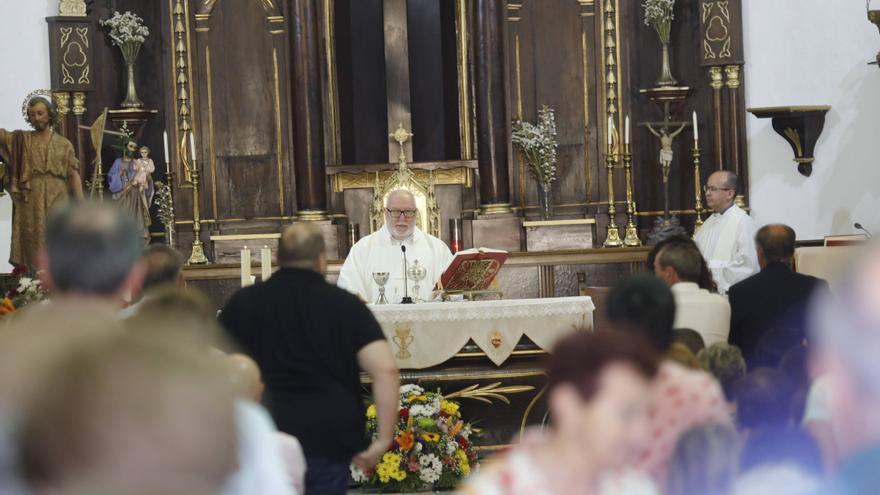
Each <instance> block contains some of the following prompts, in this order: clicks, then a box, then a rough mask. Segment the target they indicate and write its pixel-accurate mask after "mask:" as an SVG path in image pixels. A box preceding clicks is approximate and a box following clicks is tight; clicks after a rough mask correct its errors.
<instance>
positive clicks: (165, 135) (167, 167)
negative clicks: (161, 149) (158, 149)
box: [162, 131, 171, 172]
mask: <svg viewBox="0 0 880 495" xmlns="http://www.w3.org/2000/svg"><path fill="white" fill-rule="evenodd" d="M162 142H163V143H165V171H166V172H171V164H170V163H168V131H162Z"/></svg>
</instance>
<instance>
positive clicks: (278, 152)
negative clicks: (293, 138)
mask: <svg viewBox="0 0 880 495" xmlns="http://www.w3.org/2000/svg"><path fill="white" fill-rule="evenodd" d="M282 32H283V31H282ZM272 76H273V77H274V83H275V95H274V96H275V161H276V163H277V169H278V207H279V209H278V213H280V214H282V215H283V214H284V167H283V163H282V159H281V157H282V154H283V153H284V148H283V147H282V144H283V139H284V135H283V134H282V133H281V79H280V77H279V76H278V49H277V48H275V47H273V48H272Z"/></svg>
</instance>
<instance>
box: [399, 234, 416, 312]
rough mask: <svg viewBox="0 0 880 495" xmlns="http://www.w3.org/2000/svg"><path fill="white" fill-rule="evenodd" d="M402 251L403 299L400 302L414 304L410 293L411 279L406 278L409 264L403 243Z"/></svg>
mask: <svg viewBox="0 0 880 495" xmlns="http://www.w3.org/2000/svg"><path fill="white" fill-rule="evenodd" d="M400 252H402V253H403V299H401V300H400V304H412V303H413V300H412V298H411V297H409V293H408V291H409V289H408V287H409V281H407V279H406V270H407V268H409V265H407V263H406V246H404V245H403V244H401V245H400Z"/></svg>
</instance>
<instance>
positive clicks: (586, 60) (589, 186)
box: [580, 2, 595, 202]
mask: <svg viewBox="0 0 880 495" xmlns="http://www.w3.org/2000/svg"><path fill="white" fill-rule="evenodd" d="M580 5H581V7H582V8H586V7H590V8H594V7H595V4H593V2H589V3H586V2H582V3H580ZM584 14H586V12H584V11H581V17H584ZM589 14H590V15H591V16H592V15H594V13H593V12H590V13H589ZM587 22H588V21H586V20H582V21H581V62H582V67H581V69H582V70H583V71H584V78H583V88H581V90H582V95H581V97H582V98H583V100H584V101H583V104H584V181H585V185H586V197H587V202H590V201H592V199H593V174H592V170H591V167H590V84H589V83H590V57H589V52H588V49H587V30H586V23H587Z"/></svg>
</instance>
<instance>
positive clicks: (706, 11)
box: [703, 2, 715, 24]
mask: <svg viewBox="0 0 880 495" xmlns="http://www.w3.org/2000/svg"><path fill="white" fill-rule="evenodd" d="M714 6H715V3H714V2H706V3H704V4H703V24H705V23H706V20H707V19H709V15H711V14H712V8H713V7H714Z"/></svg>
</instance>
